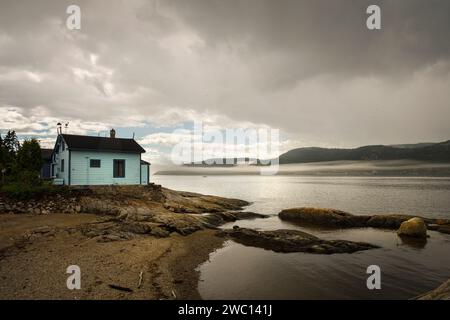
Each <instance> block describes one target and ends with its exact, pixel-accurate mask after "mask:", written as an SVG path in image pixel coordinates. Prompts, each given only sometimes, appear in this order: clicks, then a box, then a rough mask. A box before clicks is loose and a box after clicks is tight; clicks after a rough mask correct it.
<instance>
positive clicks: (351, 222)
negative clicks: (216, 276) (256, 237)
mask: <svg viewBox="0 0 450 320" xmlns="http://www.w3.org/2000/svg"><path fill="white" fill-rule="evenodd" d="M278 217H279V218H280V219H281V220H285V221H290V222H293V223H296V224H299V225H302V226H315V227H326V228H364V227H371V228H380V229H391V230H397V229H398V228H400V226H401V224H402V223H403V222H405V221H407V220H410V219H412V218H415V216H411V215H402V214H381V215H370V216H358V215H353V214H350V213H348V212H344V211H340V210H335V209H321V208H307V207H304V208H292V209H286V210H282V211H281V212H280V213H279V214H278ZM419 218H420V219H422V220H423V222H424V223H425V226H426V227H427V228H428V229H429V230H437V231H439V232H443V233H446V232H450V230H449V229H450V228H449V227H448V226H450V221H449V220H448V219H431V218H423V217H419Z"/></svg>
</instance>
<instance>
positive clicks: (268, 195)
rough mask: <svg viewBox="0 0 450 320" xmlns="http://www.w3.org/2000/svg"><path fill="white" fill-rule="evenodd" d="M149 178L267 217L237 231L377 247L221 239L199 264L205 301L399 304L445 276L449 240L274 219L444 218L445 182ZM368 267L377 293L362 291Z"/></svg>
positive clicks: (448, 203) (449, 184)
mask: <svg viewBox="0 0 450 320" xmlns="http://www.w3.org/2000/svg"><path fill="white" fill-rule="evenodd" d="M153 181H154V182H156V183H160V184H162V185H163V186H165V187H168V188H172V189H177V190H187V191H193V192H200V193H207V194H214V195H219V196H226V197H235V198H240V199H245V200H248V201H251V202H252V204H251V205H250V206H249V207H248V208H246V210H248V211H255V212H259V213H263V214H267V215H270V216H271V217H270V218H268V219H256V220H247V221H238V222H236V224H237V225H239V226H241V227H249V228H254V229H261V230H273V229H280V228H287V229H299V230H304V231H307V232H309V233H312V234H315V235H317V236H319V237H322V238H326V239H346V240H354V241H366V242H370V243H373V244H378V245H380V246H381V247H382V248H381V249H375V250H369V251H364V252H359V253H353V254H335V255H312V254H306V253H289V254H284V253H275V252H272V251H268V250H264V249H259V248H253V247H246V246H243V245H240V244H237V243H235V242H233V241H227V242H226V243H225V245H224V247H223V248H221V249H219V250H217V251H216V252H213V253H212V254H211V255H210V259H209V261H208V262H206V263H204V264H203V265H201V266H199V270H200V272H201V280H200V283H199V291H200V294H201V295H202V297H203V298H204V299H380V298H383V299H405V298H411V297H414V296H416V295H418V294H420V293H423V292H425V291H427V290H430V289H433V288H435V287H436V286H437V285H439V284H440V283H442V282H443V281H445V280H447V279H448V278H450V235H443V234H440V233H436V232H430V233H429V234H430V236H431V237H430V238H429V239H428V241H427V243H426V244H418V243H404V242H403V241H402V240H401V239H400V238H398V237H397V235H396V234H395V232H392V231H384V230H376V229H371V228H368V229H353V230H338V231H329V230H328V231H327V230H317V229H305V228H300V227H297V226H295V225H293V224H290V223H286V222H282V221H280V220H279V219H278V217H277V216H276V214H277V213H278V212H279V211H280V210H281V209H284V208H289V207H295V206H316V207H330V208H336V209H341V210H345V211H349V212H351V213H355V214H381V213H405V214H417V215H422V216H429V217H446V218H450V179H443V178H442V179H440V178H366V177H290V176H281V177H280V176H274V177H262V176H208V177H206V178H204V177H201V176H154V177H153ZM232 225H233V224H228V225H225V226H224V228H228V227H231V226H232ZM371 264H376V265H379V266H380V268H381V271H382V289H381V290H368V289H367V287H366V279H367V276H368V275H367V274H366V268H367V266H369V265H371Z"/></svg>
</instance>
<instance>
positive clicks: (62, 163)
mask: <svg viewBox="0 0 450 320" xmlns="http://www.w3.org/2000/svg"><path fill="white" fill-rule="evenodd" d="M61 172H64V159H61Z"/></svg>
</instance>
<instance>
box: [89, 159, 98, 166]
mask: <svg viewBox="0 0 450 320" xmlns="http://www.w3.org/2000/svg"><path fill="white" fill-rule="evenodd" d="M89 166H90V167H91V168H100V166H101V161H100V160H99V159H91V161H90V164H89Z"/></svg>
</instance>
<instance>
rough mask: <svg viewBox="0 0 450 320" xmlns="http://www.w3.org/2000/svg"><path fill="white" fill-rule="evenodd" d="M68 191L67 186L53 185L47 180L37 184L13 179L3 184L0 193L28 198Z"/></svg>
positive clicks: (19, 198)
mask: <svg viewBox="0 0 450 320" xmlns="http://www.w3.org/2000/svg"><path fill="white" fill-rule="evenodd" d="M68 192H69V190H68V189H67V188H64V187H62V186H54V185H52V184H50V183H49V182H44V183H40V184H38V185H33V184H28V183H24V182H22V181H15V182H11V183H8V184H6V185H3V186H2V187H1V193H2V194H3V195H5V196H6V197H8V198H13V199H17V200H28V199H32V198H42V197H48V196H53V195H56V194H61V195H65V194H67V193H68Z"/></svg>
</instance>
